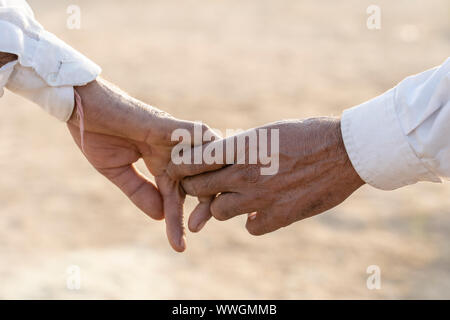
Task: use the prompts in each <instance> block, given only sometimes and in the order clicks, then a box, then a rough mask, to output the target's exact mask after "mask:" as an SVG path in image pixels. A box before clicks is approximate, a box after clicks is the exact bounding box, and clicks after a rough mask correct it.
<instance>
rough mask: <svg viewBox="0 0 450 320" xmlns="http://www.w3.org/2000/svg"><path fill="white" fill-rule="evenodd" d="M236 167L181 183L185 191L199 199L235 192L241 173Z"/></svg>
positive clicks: (201, 175)
mask: <svg viewBox="0 0 450 320" xmlns="http://www.w3.org/2000/svg"><path fill="white" fill-rule="evenodd" d="M237 170H238V169H237V168H236V167H235V166H228V167H225V168H223V169H221V170H218V171H213V172H207V173H203V174H199V175H197V176H193V177H187V178H185V179H183V180H182V181H181V184H182V186H183V189H184V191H185V192H186V193H187V194H189V195H191V196H197V197H207V196H213V195H216V194H218V193H221V192H229V191H233V190H234V189H235V188H238V187H239V184H240V183H239V182H240V180H239V173H238V172H237Z"/></svg>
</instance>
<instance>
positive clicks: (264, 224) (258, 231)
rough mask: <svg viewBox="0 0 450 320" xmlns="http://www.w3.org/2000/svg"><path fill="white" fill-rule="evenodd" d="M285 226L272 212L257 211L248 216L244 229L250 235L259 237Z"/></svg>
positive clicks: (278, 216)
mask: <svg viewBox="0 0 450 320" xmlns="http://www.w3.org/2000/svg"><path fill="white" fill-rule="evenodd" d="M286 225H287V224H286V223H285V221H283V219H281V218H280V215H277V214H275V213H273V212H272V213H271V212H266V211H264V212H260V211H258V212H256V214H251V215H249V217H248V218H247V223H246V225H245V227H246V228H247V231H248V232H249V233H250V234H252V235H254V236H261V235H264V234H266V233H270V232H273V231H275V230H278V229H280V228H282V227H285V226H286Z"/></svg>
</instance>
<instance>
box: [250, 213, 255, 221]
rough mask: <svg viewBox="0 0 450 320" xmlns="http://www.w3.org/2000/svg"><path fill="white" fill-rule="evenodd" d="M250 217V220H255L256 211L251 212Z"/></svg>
mask: <svg viewBox="0 0 450 320" xmlns="http://www.w3.org/2000/svg"><path fill="white" fill-rule="evenodd" d="M248 218H249V219H250V220H255V219H256V212H252V213H249V214H248Z"/></svg>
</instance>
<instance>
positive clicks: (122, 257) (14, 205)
mask: <svg viewBox="0 0 450 320" xmlns="http://www.w3.org/2000/svg"><path fill="white" fill-rule="evenodd" d="M372 3H374V1H365V0H364V1H362V0H345V1H331V0H326V1H325V0H323V1H313V0H310V1H299V0H291V1H276V0H272V1H268V0H267V1H264V0H252V1H242V0H239V1H238V0H228V1H216V0H208V1H206V0H205V1H191V0H183V1H164V0H160V1H137V0H135V1H126V2H124V1H87V0H84V1H76V0H73V1H67V0H65V1H43V0H39V1H37V0H33V1H30V4H31V6H32V7H33V9H34V10H35V13H36V15H37V18H38V19H39V21H40V22H41V23H42V24H43V25H44V26H46V28H47V29H49V30H50V31H52V32H54V33H55V34H57V35H58V36H59V37H61V38H62V39H64V40H65V41H67V42H68V43H69V44H71V45H73V46H74V47H76V48H77V49H79V50H80V51H81V52H83V53H84V54H86V55H87V56H88V57H90V58H91V59H93V60H94V61H96V62H97V63H98V64H99V65H101V66H102V68H103V76H104V77H105V78H107V79H108V80H110V81H112V82H114V83H116V84H118V85H119V86H120V87H122V88H123V89H124V90H126V91H128V92H129V93H130V94H132V95H134V96H136V97H137V98H139V99H142V100H143V101H145V102H148V103H151V104H153V105H156V106H158V107H160V108H162V109H164V110H166V111H168V112H170V113H172V114H173V115H175V116H177V117H181V118H186V119H189V120H203V121H205V122H207V123H208V124H210V125H211V126H212V127H215V128H220V129H224V128H244V129H245V128H250V127H254V126H258V125H261V124H264V123H266V122H270V121H274V120H279V119H284V118H303V117H309V116H314V115H331V114H333V115H339V114H340V113H341V112H342V110H344V109H346V108H348V107H350V106H353V105H356V104H359V103H361V102H363V101H365V100H368V99H369V98H371V97H373V96H375V95H377V94H380V93H382V92H383V91H385V90H387V89H389V88H390V87H391V86H393V85H395V84H396V83H397V82H398V81H400V80H401V79H402V78H404V77H406V76H408V75H410V74H413V73H417V72H420V71H422V70H424V69H427V68H430V67H432V66H435V65H437V64H440V63H441V62H443V61H444V60H445V58H446V57H447V56H448V55H449V52H450V50H449V49H450V41H449V39H450V27H449V22H448V17H449V13H450V4H449V2H448V1H446V0H417V1H406V0H403V1H395V2H394V1H387V0H386V1H381V0H380V1H376V4H378V5H380V7H381V10H382V16H381V17H382V21H381V22H382V25H381V30H379V31H373V30H372V31H371V30H368V29H367V27H366V19H367V17H368V15H367V14H366V8H367V7H368V6H369V5H370V4H372ZM69 4H77V5H79V6H80V8H81V18H82V21H81V30H69V29H67V27H66V19H67V17H68V14H67V13H66V9H67V6H68V5H69ZM0 104H1V115H2V116H1V117H0V168H1V175H0V298H25V299H29V298H44V299H52V298H63V299H66V298H75V299H78V298H88V299H90V298H114V299H116V298H188V299H190V298H220V299H229V298H239V299H240V298H255V299H263V298H276V299H277V298H285V299H297V298H308V299H309V298H332V299H342V298H362V299H366V298H388V299H390V298H450V270H449V268H448V267H449V265H450V250H449V249H448V248H449V246H448V242H449V240H450V197H449V195H450V186H449V184H443V185H433V184H419V185H415V186H411V187H407V188H404V189H402V190H398V191H395V192H383V191H378V190H375V189H373V188H371V187H368V186H365V187H363V188H362V189H360V190H359V191H358V192H357V193H356V194H355V195H354V196H353V197H352V198H351V199H349V200H348V201H347V202H345V203H344V204H342V205H340V206H338V207H337V208H335V209H333V210H331V211H329V212H328V213H325V214H323V215H321V216H318V217H315V218H311V219H308V220H306V221H303V222H301V223H297V224H295V225H293V226H290V227H288V228H286V229H283V230H281V231H278V232H276V233H273V234H270V235H267V236H265V237H261V238H254V237H252V236H250V235H248V234H247V233H246V230H245V229H244V219H243V218H238V219H235V220H233V221H229V222H225V223H219V222H216V221H213V222H212V223H210V224H209V225H208V226H207V227H206V228H205V230H204V232H202V233H201V234H198V235H192V234H189V235H188V241H189V242H188V246H189V248H188V250H187V251H186V252H185V253H184V254H176V253H174V252H172V251H171V249H170V248H169V245H168V244H167V242H166V239H165V234H164V224H163V223H162V222H155V221H151V220H150V219H148V218H147V217H146V216H144V215H143V214H142V213H140V212H139V211H138V210H137V209H136V208H134V207H133V206H132V205H131V204H130V203H129V202H128V201H127V199H126V198H125V197H124V196H123V195H122V194H121V193H120V192H119V191H118V190H116V189H115V188H114V187H113V186H112V185H110V184H109V183H108V182H107V181H106V180H105V179H104V178H103V177H101V176H100V175H98V174H97V173H96V172H95V171H94V170H93V169H92V168H91V167H90V165H89V164H88V163H87V161H86V160H85V159H84V158H83V156H82V154H81V153H80V151H79V150H78V149H76V148H75V145H74V143H73V142H72V141H71V138H70V136H69V134H68V131H67V130H66V128H65V126H64V124H62V123H59V122H57V121H55V120H53V119H52V118H50V117H49V116H48V115H46V114H45V113H43V112H42V111H41V110H40V109H39V108H38V107H36V106H34V105H32V104H30V103H28V102H26V101H24V100H23V99H22V98H20V97H16V96H13V95H12V94H11V93H7V94H6V95H5V96H4V98H2V99H1V100H0ZM188 203H189V206H188V208H187V211H189V209H192V207H193V205H194V204H195V202H194V201H193V200H192V199H190V201H189V202H188ZM71 265H77V266H79V267H80V268H81V276H82V287H81V290H78V291H70V290H68V289H67V288H66V280H67V274H66V269H67V268H68V267H69V266H71ZM369 265H378V266H380V268H381V276H382V288H381V290H375V291H370V290H368V289H367V288H366V278H367V276H368V275H367V274H366V268H367V267H368V266H369Z"/></svg>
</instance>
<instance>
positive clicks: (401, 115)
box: [341, 58, 450, 190]
mask: <svg viewBox="0 0 450 320" xmlns="http://www.w3.org/2000/svg"><path fill="white" fill-rule="evenodd" d="M341 129H342V136H343V139H344V144H345V148H346V150H347V153H348V155H349V158H350V160H351V162H352V164H353V166H354V168H355V170H356V171H357V172H358V174H359V175H360V177H361V178H362V179H363V180H364V181H365V182H367V183H368V184H370V185H372V186H374V187H376V188H379V189H384V190H392V189H396V188H400V187H402V186H405V185H409V184H414V183H416V182H419V181H430V182H441V181H442V179H449V177H450V58H449V59H447V60H446V61H445V62H444V63H443V64H442V65H441V66H439V67H436V68H433V69H430V70H427V71H425V72H422V73H420V74H417V75H414V76H411V77H408V78H406V79H405V80H403V81H402V82H400V83H399V84H398V85H397V86H396V87H394V88H392V89H391V90H389V91H387V92H386V93H384V94H382V95H380V96H378V97H376V98H374V99H372V100H370V101H368V102H365V103H363V104H361V105H358V106H356V107H353V108H350V109H348V110H345V111H344V113H343V115H342V119H341Z"/></svg>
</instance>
